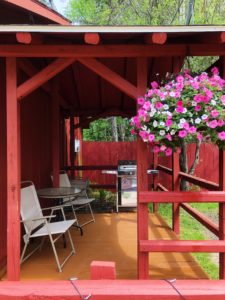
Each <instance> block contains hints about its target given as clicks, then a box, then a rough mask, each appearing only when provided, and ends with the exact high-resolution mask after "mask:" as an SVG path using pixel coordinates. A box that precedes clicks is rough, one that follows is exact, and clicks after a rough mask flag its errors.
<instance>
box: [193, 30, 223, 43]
mask: <svg viewBox="0 0 225 300" xmlns="http://www.w3.org/2000/svg"><path fill="white" fill-rule="evenodd" d="M196 39H197V41H198V42H203V43H210V44H215V43H216V44H222V43H225V32H214V33H211V34H210V35H209V34H202V35H200V36H199V37H196Z"/></svg>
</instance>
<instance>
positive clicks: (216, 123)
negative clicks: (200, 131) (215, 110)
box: [208, 120, 218, 128]
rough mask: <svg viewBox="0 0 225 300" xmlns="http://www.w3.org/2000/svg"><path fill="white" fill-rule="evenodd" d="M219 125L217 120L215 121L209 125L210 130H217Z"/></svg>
mask: <svg viewBox="0 0 225 300" xmlns="http://www.w3.org/2000/svg"><path fill="white" fill-rule="evenodd" d="M217 125H218V122H217V120H213V121H210V122H209V123H208V127H210V128H216V127H217Z"/></svg>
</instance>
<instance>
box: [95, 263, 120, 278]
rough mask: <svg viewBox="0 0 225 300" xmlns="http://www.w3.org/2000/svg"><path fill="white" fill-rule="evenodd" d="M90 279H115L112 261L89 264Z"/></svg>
mask: <svg viewBox="0 0 225 300" xmlns="http://www.w3.org/2000/svg"><path fill="white" fill-rule="evenodd" d="M91 279H92V280H95V279H111V280H112V279H116V265H115V262H114V261H93V262H92V263H91Z"/></svg>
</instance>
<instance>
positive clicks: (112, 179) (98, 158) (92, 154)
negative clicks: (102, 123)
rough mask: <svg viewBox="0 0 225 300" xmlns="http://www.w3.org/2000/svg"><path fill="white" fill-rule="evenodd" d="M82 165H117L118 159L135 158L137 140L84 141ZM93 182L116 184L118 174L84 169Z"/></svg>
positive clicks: (86, 175)
mask: <svg viewBox="0 0 225 300" xmlns="http://www.w3.org/2000/svg"><path fill="white" fill-rule="evenodd" d="M82 147H83V149H82V165H84V166H85V165H115V166H116V165H117V163H118V160H124V159H129V160H135V159H136V143H135V142H119V143H117V142H83V143H82ZM83 177H85V178H89V180H90V181H91V182H92V183H99V184H116V176H115V175H109V174H102V172H101V171H97V170H96V171H93V170H92V171H83Z"/></svg>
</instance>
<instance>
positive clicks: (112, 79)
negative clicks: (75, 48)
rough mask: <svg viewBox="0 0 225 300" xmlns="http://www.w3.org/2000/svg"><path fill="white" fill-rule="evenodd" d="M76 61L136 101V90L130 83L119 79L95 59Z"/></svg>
mask: <svg viewBox="0 0 225 300" xmlns="http://www.w3.org/2000/svg"><path fill="white" fill-rule="evenodd" d="M78 61H79V62H80V63H82V64H83V65H84V66H86V67H87V68H88V69H90V70H92V71H93V72H95V73H96V74H98V75H99V76H101V77H102V78H104V79H105V80H107V81H108V82H109V83H111V84H112V85H114V86H115V87H117V88H118V89H119V90H120V91H122V92H124V93H125V94H127V95H128V96H130V97H131V98H133V99H137V97H138V91H137V88H136V87H135V86H134V85H133V84H132V83H130V82H129V81H127V80H126V79H124V78H123V77H121V76H120V75H119V74H117V73H116V72H114V71H113V70H111V69H109V68H108V67H106V66H105V65H104V64H102V63H101V62H99V61H98V60H97V59H94V58H86V59H83V58H78Z"/></svg>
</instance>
